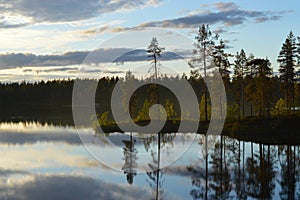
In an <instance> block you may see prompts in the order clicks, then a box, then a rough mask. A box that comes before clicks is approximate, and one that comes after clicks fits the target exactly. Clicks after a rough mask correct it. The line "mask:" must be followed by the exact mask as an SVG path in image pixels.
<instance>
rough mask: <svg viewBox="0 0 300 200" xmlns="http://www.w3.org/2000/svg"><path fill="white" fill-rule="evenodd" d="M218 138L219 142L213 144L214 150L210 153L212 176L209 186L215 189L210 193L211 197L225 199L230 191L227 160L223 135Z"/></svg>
mask: <svg viewBox="0 0 300 200" xmlns="http://www.w3.org/2000/svg"><path fill="white" fill-rule="evenodd" d="M220 138H221V140H220V142H217V143H216V144H215V148H214V152H213V153H212V155H211V159H212V160H211V161H210V164H211V165H212V169H211V170H212V171H211V173H210V175H211V176H212V177H213V182H212V183H211V184H210V187H211V188H212V189H213V190H214V191H215V193H214V194H212V198H213V199H220V198H221V199H227V198H229V193H230V191H231V183H230V181H231V180H230V174H229V162H227V160H226V148H225V147H226V145H225V144H226V143H225V139H224V137H223V136H221V137H220ZM228 159H229V158H228Z"/></svg>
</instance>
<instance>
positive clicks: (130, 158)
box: [122, 133, 138, 184]
mask: <svg viewBox="0 0 300 200" xmlns="http://www.w3.org/2000/svg"><path fill="white" fill-rule="evenodd" d="M122 141H123V143H124V144H125V147H124V148H123V150H124V151H123V154H124V160H125V164H124V165H123V167H122V170H123V171H124V173H125V174H126V179H127V182H128V183H129V184H132V183H133V178H134V176H135V175H136V168H137V162H136V160H137V159H138V157H137V153H138V152H137V150H136V148H135V147H134V144H135V142H136V141H135V140H133V138H132V133H130V139H129V140H122Z"/></svg>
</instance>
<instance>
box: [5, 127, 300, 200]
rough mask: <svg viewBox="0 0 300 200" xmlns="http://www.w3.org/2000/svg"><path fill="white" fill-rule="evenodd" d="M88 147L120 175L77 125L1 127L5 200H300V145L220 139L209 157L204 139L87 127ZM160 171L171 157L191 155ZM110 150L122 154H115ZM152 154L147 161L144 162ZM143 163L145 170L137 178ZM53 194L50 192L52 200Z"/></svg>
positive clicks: (182, 135)
mask: <svg viewBox="0 0 300 200" xmlns="http://www.w3.org/2000/svg"><path fill="white" fill-rule="evenodd" d="M82 130H83V131H85V133H86V135H87V140H90V139H91V138H93V140H92V141H91V142H90V143H89V144H88V145H90V146H91V147H93V148H96V149H97V148H98V146H99V145H103V146H105V149H106V151H105V152H103V151H102V152H99V153H102V154H104V156H106V157H109V158H111V160H112V163H114V166H115V169H119V170H120V171H116V170H113V169H111V168H108V167H107V166H105V165H103V164H102V163H101V162H98V161H97V160H95V159H94V158H93V157H92V156H91V155H90V154H89V153H88V152H87V151H86V149H85V148H84V146H83V145H82V144H81V142H80V140H79V137H78V135H77V131H76V129H75V128H74V127H72V126H69V127H68V126H54V125H49V124H39V123H1V124H0V151H1V152H2V156H1V157H0V199H33V200H34V199H299V198H300V193H299V191H300V190H299V189H300V184H299V183H300V181H299V164H300V163H299V162H300V161H299V160H300V159H299V146H297V145H270V144H260V143H254V142H251V141H249V142H246V141H240V140H236V139H233V138H230V137H227V136H222V137H221V136H220V137H217V138H216V143H215V145H214V148H213V149H211V150H210V151H209V154H208V155H207V156H204V153H203V142H202V141H204V140H205V136H203V135H196V134H192V133H190V134H157V135H153V136H151V137H148V138H139V137H136V136H137V133H127V134H120V133H111V134H97V133H95V131H94V130H93V129H89V128H83V129H82ZM186 137H196V140H195V142H194V143H193V144H192V145H191V146H190V148H188V150H187V151H186V152H185V153H184V155H183V156H182V157H180V159H179V160H177V161H176V162H174V163H172V164H171V165H169V166H167V167H165V168H162V169H160V166H161V165H162V163H164V162H165V159H168V158H167V157H168V155H172V154H173V153H174V149H176V150H178V149H179V150H185V148H184V146H185V145H184V144H185V142H186V141H187V140H185V139H186ZM111 145H113V146H114V148H115V147H118V148H119V149H120V150H121V151H112V149H111ZM145 155H146V159H145ZM140 166H144V167H145V169H147V170H146V171H147V172H146V173H138V170H137V168H138V167H140ZM45 194H47V195H45Z"/></svg>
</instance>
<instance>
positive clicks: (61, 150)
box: [0, 143, 100, 174]
mask: <svg viewBox="0 0 300 200" xmlns="http://www.w3.org/2000/svg"><path fill="white" fill-rule="evenodd" d="M24 147H25V150H24ZM0 148H1V151H4V152H5V156H3V157H0V168H1V169H6V170H7V169H9V170H13V171H11V172H14V171H15V172H17V171H19V170H20V172H21V171H22V170H32V169H41V168H57V167H71V168H85V167H89V168H92V167H98V166H99V165H100V164H99V163H98V162H97V161H95V160H93V159H92V158H91V157H90V156H89V155H86V154H82V155H81V154H75V153H74V152H73V151H74V150H76V148H77V149H80V148H81V146H77V147H75V146H67V145H64V146H59V145H57V144H56V145H55V144H51V143H48V144H47V143H41V144H37V145H34V146H26V145H22V146H14V148H12V147H9V146H3V145H1V146H0ZM82 153H84V151H83V152H82ZM3 173H9V171H6V172H5V171H4V172H3ZM0 174H1V173H0Z"/></svg>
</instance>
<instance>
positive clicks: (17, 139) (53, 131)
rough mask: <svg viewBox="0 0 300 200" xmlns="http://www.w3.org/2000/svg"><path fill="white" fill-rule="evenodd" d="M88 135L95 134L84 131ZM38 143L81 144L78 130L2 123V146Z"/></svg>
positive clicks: (0, 137)
mask: <svg viewBox="0 0 300 200" xmlns="http://www.w3.org/2000/svg"><path fill="white" fill-rule="evenodd" d="M80 131H81V132H86V133H87V135H91V134H92V133H93V130H92V129H86V130H84V129H82V130H80ZM37 142H64V143H67V144H81V141H80V138H79V136H78V134H77V130H76V129H75V128H74V129H71V128H68V129H67V128H64V127H55V126H51V125H44V126H43V125H39V124H35V123H17V124H14V123H1V124H0V144H1V143H2V144H14V145H16V144H32V143H37Z"/></svg>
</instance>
